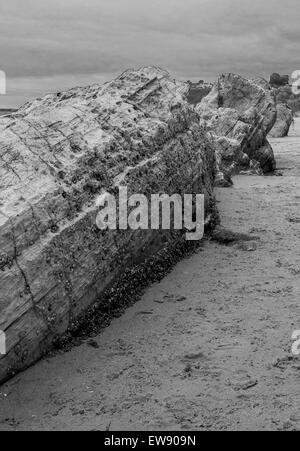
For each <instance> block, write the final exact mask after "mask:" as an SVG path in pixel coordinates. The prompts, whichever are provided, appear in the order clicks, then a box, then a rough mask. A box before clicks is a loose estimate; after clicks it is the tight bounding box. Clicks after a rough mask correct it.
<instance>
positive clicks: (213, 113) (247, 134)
mask: <svg viewBox="0 0 300 451" xmlns="http://www.w3.org/2000/svg"><path fill="white" fill-rule="evenodd" d="M267 85H268V84H267V82H265V81H264V80H263V79H259V80H257V81H253V80H247V79H245V78H243V77H241V76H239V75H234V74H227V75H222V76H221V77H220V78H219V80H218V82H217V83H216V84H215V85H214V87H213V89H212V90H211V92H210V93H209V94H208V95H207V96H206V97H205V98H204V99H203V100H202V101H201V102H200V103H199V104H198V105H197V106H196V111H197V112H198V113H199V115H200V119H201V124H203V126H205V127H206V129H207V131H208V132H210V133H211V137H212V139H214V140H215V143H216V144H215V146H216V148H217V161H218V169H219V170H220V171H225V172H226V173H229V174H232V173H236V172H240V171H241V170H246V169H251V170H252V171H253V168H255V167H256V168H257V170H256V173H258V174H260V173H261V171H263V172H270V171H274V169H275V168H276V162H275V158H274V154H273V151H272V149H271V146H270V145H269V143H268V141H267V139H266V137H267V135H268V133H269V131H270V130H271V129H272V127H273V125H274V123H275V120H276V106H275V101H274V98H273V96H272V93H271V91H270V90H269V89H267ZM257 162H258V163H259V164H257Z"/></svg>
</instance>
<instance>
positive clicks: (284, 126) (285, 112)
mask: <svg viewBox="0 0 300 451" xmlns="http://www.w3.org/2000/svg"><path fill="white" fill-rule="evenodd" d="M276 108H277V119H276V122H275V125H274V127H273V128H272V130H271V131H270V134H269V136H271V137H272V138H284V137H286V136H288V134H289V131H290V128H291V125H292V123H293V111H292V109H291V108H290V107H289V106H288V105H287V104H285V103H278V104H277V105H276Z"/></svg>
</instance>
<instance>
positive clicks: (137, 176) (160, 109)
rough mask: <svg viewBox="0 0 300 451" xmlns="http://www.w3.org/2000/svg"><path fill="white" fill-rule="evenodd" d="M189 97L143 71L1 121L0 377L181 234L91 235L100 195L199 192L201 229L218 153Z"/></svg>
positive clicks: (157, 73) (161, 75) (209, 209)
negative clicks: (2, 342)
mask: <svg viewBox="0 0 300 451" xmlns="http://www.w3.org/2000/svg"><path fill="white" fill-rule="evenodd" d="M187 89H188V88H187V86H186V84H183V83H179V82H175V81H174V80H173V79H171V77H170V76H169V74H168V73H167V72H164V71H162V70H160V69H157V68H153V67H149V68H143V69H140V70H137V71H133V70H131V71H127V72H125V73H124V74H123V75H121V76H120V77H118V78H117V79H116V80H114V81H112V82H110V83H108V84H105V85H103V86H98V85H94V86H90V87H85V88H76V89H72V90H70V91H67V92H62V93H58V94H54V95H48V96H46V97H44V98H42V99H39V100H36V101H34V102H32V103H30V104H26V105H25V106H24V107H22V108H21V109H20V110H18V111H17V112H16V113H15V114H13V115H12V116H11V117H2V118H0V180H1V187H0V330H2V331H3V332H5V334H6V347H7V353H6V355H2V356H1V355H0V381H3V380H5V379H6V378H8V377H10V376H11V375H13V374H15V373H16V372H17V371H19V370H21V369H24V368H26V367H27V366H28V365H30V364H31V363H33V362H34V361H35V360H36V359H38V358H39V357H40V356H41V355H42V354H43V353H44V352H45V351H47V350H48V349H49V347H50V346H51V344H52V343H53V340H54V339H56V338H57V336H59V335H60V334H63V333H64V332H65V331H66V330H68V329H70V328H72V327H73V326H74V324H75V323H76V321H77V319H78V317H79V315H80V314H81V313H82V312H83V311H85V310H86V309H87V307H88V306H90V305H91V304H93V303H94V302H95V301H96V299H97V300H98V301H99V299H100V300H101V295H102V294H103V293H104V292H105V290H106V289H107V288H108V287H112V286H113V284H114V283H115V281H116V280H117V279H118V278H119V276H120V275H122V273H123V272H124V268H130V267H131V266H133V265H136V264H137V263H138V262H140V261H142V260H143V259H145V258H146V256H149V255H151V254H153V253H154V252H156V251H157V250H159V249H163V248H164V246H165V245H166V240H167V241H168V242H169V243H170V242H171V243H172V242H174V243H175V242H176V239H177V238H178V233H180V232H174V231H173V232H172V231H168V232H163V231H155V230H138V231H133V230H124V231H120V230H116V231H106V232H104V231H100V230H99V229H98V228H97V227H96V220H95V219H96V216H97V214H98V211H99V209H98V208H97V205H96V198H97V197H98V195H99V194H100V193H102V192H104V191H108V192H110V193H115V192H116V191H118V187H119V186H120V185H125V186H127V187H128V191H129V195H130V194H133V193H143V194H146V195H148V196H150V194H151V193H154V194H155V193H160V192H164V193H167V194H173V193H179V194H183V193H188V194H191V193H203V194H205V199H206V217H207V221H209V215H210V214H212V213H213V212H214V208H215V207H214V197H213V183H214V176H215V155H214V151H213V149H212V148H211V144H210V142H209V141H208V139H207V137H206V134H205V133H204V132H203V130H202V129H201V126H200V124H199V116H198V115H197V114H196V113H195V112H194V111H193V109H192V108H191V107H190V106H189V105H188V103H187V102H186V100H185V99H186V95H187Z"/></svg>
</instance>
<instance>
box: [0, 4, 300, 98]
mask: <svg viewBox="0 0 300 451" xmlns="http://www.w3.org/2000/svg"><path fill="white" fill-rule="evenodd" d="M299 43H300V2H299V0H284V1H283V0H51V1H49V0H0V70H3V71H5V72H6V74H7V86H8V95H6V96H1V97H0V106H16V105H19V104H21V103H23V102H24V101H25V100H27V99H28V98H32V97H36V96H40V95H41V94H43V93H46V92H48V91H52V90H60V89H64V88H68V87H72V86H74V85H81V84H83V85H84V84H89V83H94V82H97V81H99V82H103V81H105V80H108V79H110V78H112V77H113V76H115V75H117V74H119V73H121V72H122V71H123V70H125V69H126V68H128V67H138V66H142V65H150V64H155V65H159V66H162V67H163V68H166V69H168V70H169V71H170V72H171V73H172V74H173V75H174V76H175V77H178V78H180V79H192V80H197V79H202V78H205V79H207V80H212V79H215V78H216V76H217V74H219V73H222V72H237V73H240V74H243V75H249V76H253V75H261V76H265V77H267V76H268V75H269V74H270V73H271V72H274V71H277V72H280V73H284V74H291V73H292V71H294V70H296V69H300V51H299Z"/></svg>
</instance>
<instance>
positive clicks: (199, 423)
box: [0, 119, 300, 431]
mask: <svg viewBox="0 0 300 451" xmlns="http://www.w3.org/2000/svg"><path fill="white" fill-rule="evenodd" d="M272 145H273V147H274V150H275V153H276V158H277V162H278V168H279V171H280V172H282V177H280V176H278V177H275V176H274V177H256V176H238V177H236V178H235V180H234V182H235V185H234V187H233V188H229V189H228V188H227V189H218V190H217V197H218V202H219V203H218V205H219V209H220V212H221V217H222V223H223V226H224V227H226V228H228V229H230V230H233V231H236V232H245V233H248V234H253V237H254V236H259V237H260V241H254V240H253V242H249V243H244V244H243V245H241V244H235V245H233V246H224V245H221V244H217V243H216V242H213V241H205V242H204V243H203V246H202V247H201V248H200V249H199V251H198V252H197V253H196V254H195V255H193V256H192V257H190V258H188V259H185V260H183V261H182V262H181V263H179V264H178V265H177V266H176V267H175V269H174V270H173V271H172V272H171V273H170V274H169V275H168V276H167V277H166V278H165V279H164V280H163V281H162V282H160V283H157V284H154V285H152V286H151V287H150V288H149V289H148V290H147V291H146V293H145V295H144V296H143V298H142V299H141V301H139V302H138V303H137V304H135V305H134V306H133V307H130V308H129V309H128V310H127V311H126V313H125V314H124V315H123V316H122V317H121V318H119V319H115V320H113V322H112V324H111V325H110V326H109V327H108V328H107V329H105V330H104V332H103V333H102V334H101V335H99V336H98V337H97V338H96V339H94V341H93V342H89V340H87V342H86V343H84V344H82V345H81V346H79V347H77V348H73V349H72V350H71V351H70V352H68V353H62V354H61V355H57V356H55V357H52V358H48V359H44V360H43V361H41V362H39V363H38V364H37V365H35V366H34V367H33V368H31V369H29V370H27V371H26V372H24V373H22V374H20V375H18V376H17V377H15V378H14V379H13V380H11V381H10V382H9V383H7V384H5V385H4V386H2V387H0V430H52V431H54V430H85V431H88V430H108V429H109V430H111V431H114V430H184V431H187V430H300V390H299V385H300V371H299V370H300V357H298V358H297V357H293V356H292V353H291V345H292V340H291V336H292V333H293V331H295V330H300V277H299V274H300V240H299V238H300V119H297V120H296V125H295V129H294V130H292V132H291V134H290V137H288V138H284V139H272Z"/></svg>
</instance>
